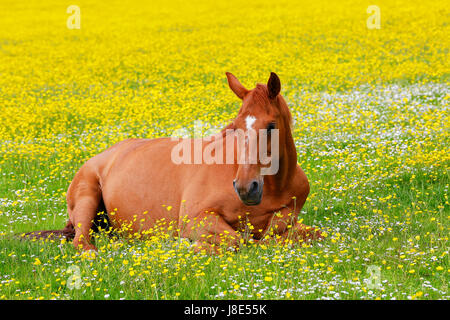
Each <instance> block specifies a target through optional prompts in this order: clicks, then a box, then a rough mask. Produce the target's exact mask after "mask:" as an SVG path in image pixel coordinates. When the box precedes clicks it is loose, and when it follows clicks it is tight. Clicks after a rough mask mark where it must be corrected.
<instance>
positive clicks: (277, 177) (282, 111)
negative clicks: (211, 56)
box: [53, 73, 321, 250]
mask: <svg viewBox="0 0 450 320" xmlns="http://www.w3.org/2000/svg"><path fill="white" fill-rule="evenodd" d="M226 75H227V79H228V84H229V86H230V88H231V90H232V91H233V92H234V93H235V94H236V95H237V96H238V97H239V98H240V99H241V100H242V107H241V108H240V110H239V113H238V115H237V117H236V118H235V119H234V121H233V122H232V123H231V124H229V125H228V126H227V127H226V128H225V129H223V130H222V131H221V133H220V134H219V138H218V139H216V140H215V142H214V143H219V144H225V138H226V137H227V135H229V132H232V130H237V129H241V130H242V131H243V132H245V133H247V132H248V131H249V130H250V129H253V130H255V132H265V130H267V131H271V130H273V129H278V139H279V142H278V155H277V158H276V159H271V161H272V162H273V161H278V171H277V172H276V173H275V174H272V175H262V170H263V169H264V167H265V166H266V167H267V165H263V164H262V163H261V162H260V161H259V160H258V161H256V163H255V162H253V163H250V162H249V161H243V162H241V163H232V164H229V163H226V164H218V163H211V164H205V163H200V164H185V163H182V164H177V163H174V161H172V160H173V159H172V158H171V156H172V150H173V148H174V147H175V146H176V144H177V142H176V141H174V140H173V139H170V138H159V139H128V140H124V141H122V142H119V143H117V144H115V145H114V146H112V147H110V148H109V149H107V150H105V151H103V152H102V153H100V154H98V155H96V156H94V157H93V158H91V159H89V160H88V161H87V162H86V163H85V164H84V165H83V166H82V167H81V168H80V170H79V171H78V172H77V173H76V175H75V177H74V179H73V181H72V182H71V184H70V186H69V189H68V191H67V209H68V214H69V221H68V223H67V225H66V228H65V229H63V230H59V231H53V233H55V232H56V233H58V232H59V233H60V234H63V235H66V236H67V235H72V236H73V235H74V239H73V244H74V246H75V247H77V248H80V247H81V248H82V249H83V250H91V249H93V250H96V248H95V246H94V245H93V244H92V243H91V241H90V234H89V231H90V229H91V228H93V221H94V220H95V217H96V215H97V213H98V212H99V211H102V210H106V212H107V213H108V218H109V220H110V222H111V224H112V227H113V228H118V227H120V226H122V225H123V223H130V225H131V227H130V228H131V231H132V232H138V233H140V232H142V231H144V230H149V229H151V228H153V227H154V226H155V223H156V222H157V221H160V220H161V219H165V221H166V222H171V223H174V224H176V227H177V228H176V229H178V231H179V232H178V234H177V235H178V236H180V237H183V238H189V239H190V240H192V241H194V242H195V243H196V244H197V245H198V247H199V248H206V249H211V248H212V247H217V246H219V245H220V244H221V243H222V242H223V239H224V238H225V235H227V239H228V240H227V241H228V242H227V245H229V246H236V247H237V246H239V244H240V242H242V241H243V237H242V234H241V233H240V232H239V230H238V229H239V224H240V221H239V220H240V217H245V218H246V219H247V220H248V222H249V223H250V224H251V225H253V232H252V237H253V239H255V241H258V240H261V239H265V238H266V235H269V234H270V236H275V235H278V236H277V237H276V238H277V239H281V240H284V239H286V238H289V239H294V240H310V239H315V238H321V234H320V231H318V230H315V229H314V228H312V227H307V226H305V225H303V224H301V223H299V221H297V216H298V214H299V212H300V210H301V208H302V206H303V204H304V203H305V201H306V198H307V196H308V193H309V183H308V179H307V177H306V175H305V173H304V172H303V170H302V169H301V168H300V166H299V165H298V164H297V152H296V149H295V144H294V140H293V138H292V133H291V120H292V117H291V114H290V111H289V108H288V106H287V104H286V102H285V100H284V98H283V97H282V96H281V95H280V94H279V93H280V89H281V84H280V79H279V78H278V76H277V75H276V74H275V73H271V75H270V78H269V81H268V83H267V85H263V84H257V86H256V88H254V89H253V90H247V89H246V88H245V87H244V86H243V85H242V84H241V83H240V82H239V81H238V79H237V78H236V77H235V76H234V75H232V74H231V73H226ZM267 134H268V135H269V138H270V132H267ZM260 135H261V134H260V133H257V135H256V139H257V140H258V139H259V136H260ZM247 139H248V137H247ZM189 141H190V142H189V143H192V144H194V143H195V142H194V139H189ZM247 142H248V140H247ZM210 143H212V142H208V141H206V139H204V140H202V144H201V146H202V147H201V148H202V150H204V149H205V148H207V146H208V144H210ZM237 148H238V147H236V149H237ZM269 149H270V148H269ZM234 151H235V150H233V153H234ZM244 157H245V152H244ZM236 162H238V161H236ZM163 205H164V206H163ZM169 209H170V210H169ZM201 220H202V221H203V223H201V224H199V225H198V226H197V227H196V230H195V231H193V229H194V228H193V226H194V221H201ZM270 230H272V231H270Z"/></svg>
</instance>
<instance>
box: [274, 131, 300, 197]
mask: <svg viewBox="0 0 450 320" xmlns="http://www.w3.org/2000/svg"><path fill="white" fill-rule="evenodd" d="M296 168H297V150H296V149H295V144H294V140H293V138H292V133H291V130H290V127H287V129H286V135H285V141H284V147H283V149H282V150H281V152H280V165H279V169H278V172H277V173H276V174H275V176H274V179H273V183H274V187H275V190H274V191H276V192H277V193H278V192H280V193H282V192H283V191H285V190H286V189H288V188H289V187H290V186H291V182H292V179H293V178H294V176H295V171H296Z"/></svg>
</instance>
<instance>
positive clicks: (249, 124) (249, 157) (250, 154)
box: [243, 115, 256, 164]
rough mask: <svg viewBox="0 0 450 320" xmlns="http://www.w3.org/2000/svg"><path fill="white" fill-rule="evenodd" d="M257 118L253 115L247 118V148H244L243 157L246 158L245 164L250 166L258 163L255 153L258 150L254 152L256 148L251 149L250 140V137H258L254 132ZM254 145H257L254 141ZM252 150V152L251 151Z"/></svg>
mask: <svg viewBox="0 0 450 320" xmlns="http://www.w3.org/2000/svg"><path fill="white" fill-rule="evenodd" d="M255 121H256V118H255V117H254V116H252V115H248V116H247V117H246V118H245V126H246V129H247V130H246V132H245V148H244V152H243V156H244V157H245V159H244V162H243V163H245V164H249V163H254V162H255V161H256V158H255V156H256V155H254V154H253V153H255V152H256V150H254V148H249V138H250V135H251V136H252V137H253V138H252V139H254V138H255V137H256V134H255V132H254V131H253V130H254V129H253V124H254V123H255ZM252 142H253V143H255V141H252ZM250 149H252V150H250Z"/></svg>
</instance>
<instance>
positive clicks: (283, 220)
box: [262, 207, 323, 243]
mask: <svg viewBox="0 0 450 320" xmlns="http://www.w3.org/2000/svg"><path fill="white" fill-rule="evenodd" d="M263 234H264V237H263V238H262V240H263V241H264V240H269V239H271V238H273V239H276V240H277V242H279V243H286V241H289V240H291V241H293V242H303V241H311V240H320V239H323V236H322V234H321V232H320V230H318V229H316V228H314V227H311V226H307V225H305V224H303V223H301V222H300V221H298V218H297V216H296V215H294V213H293V212H292V210H291V209H289V208H287V207H286V208H283V209H282V210H280V211H279V212H277V213H276V214H274V216H273V218H272V220H271V221H270V223H269V224H268V225H267V227H266V230H265V231H264V233H263Z"/></svg>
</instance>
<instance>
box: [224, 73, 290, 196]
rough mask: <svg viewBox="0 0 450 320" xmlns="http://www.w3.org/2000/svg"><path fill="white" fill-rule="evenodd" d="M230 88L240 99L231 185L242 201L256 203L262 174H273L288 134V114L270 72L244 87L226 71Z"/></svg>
mask: <svg viewBox="0 0 450 320" xmlns="http://www.w3.org/2000/svg"><path fill="white" fill-rule="evenodd" d="M227 78H228V84H229V86H230V88H231V90H232V91H233V92H234V93H235V94H236V95H237V96H238V97H239V98H240V99H242V107H241V109H240V110H239V113H238V116H237V117H236V119H235V120H234V122H233V129H234V130H235V131H236V132H237V134H236V135H237V136H239V137H241V139H239V138H238V139H237V140H238V144H237V155H238V156H237V159H238V164H237V166H238V167H237V173H236V176H235V178H234V180H233V186H234V189H235V191H236V193H237V194H238V196H239V198H240V199H241V200H242V202H243V203H244V204H245V205H258V204H259V203H260V202H261V200H262V194H263V185H264V176H265V175H276V174H277V172H278V170H279V163H280V162H279V160H280V154H281V153H280V152H282V151H283V150H282V149H283V146H284V141H285V136H286V135H287V134H289V137H290V139H291V140H292V137H291V134H290V122H291V115H290V112H289V109H288V107H287V105H286V102H285V101H284V99H283V97H281V95H280V94H279V93H280V89H281V84H280V79H279V78H278V76H277V75H276V74H275V73H273V72H272V73H271V74H270V78H269V81H268V82H267V85H264V84H257V85H256V88H254V89H252V90H247V89H246V88H245V87H244V86H243V85H242V84H241V83H240V82H239V80H238V79H237V78H236V77H235V76H234V75H232V74H231V73H227Z"/></svg>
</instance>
